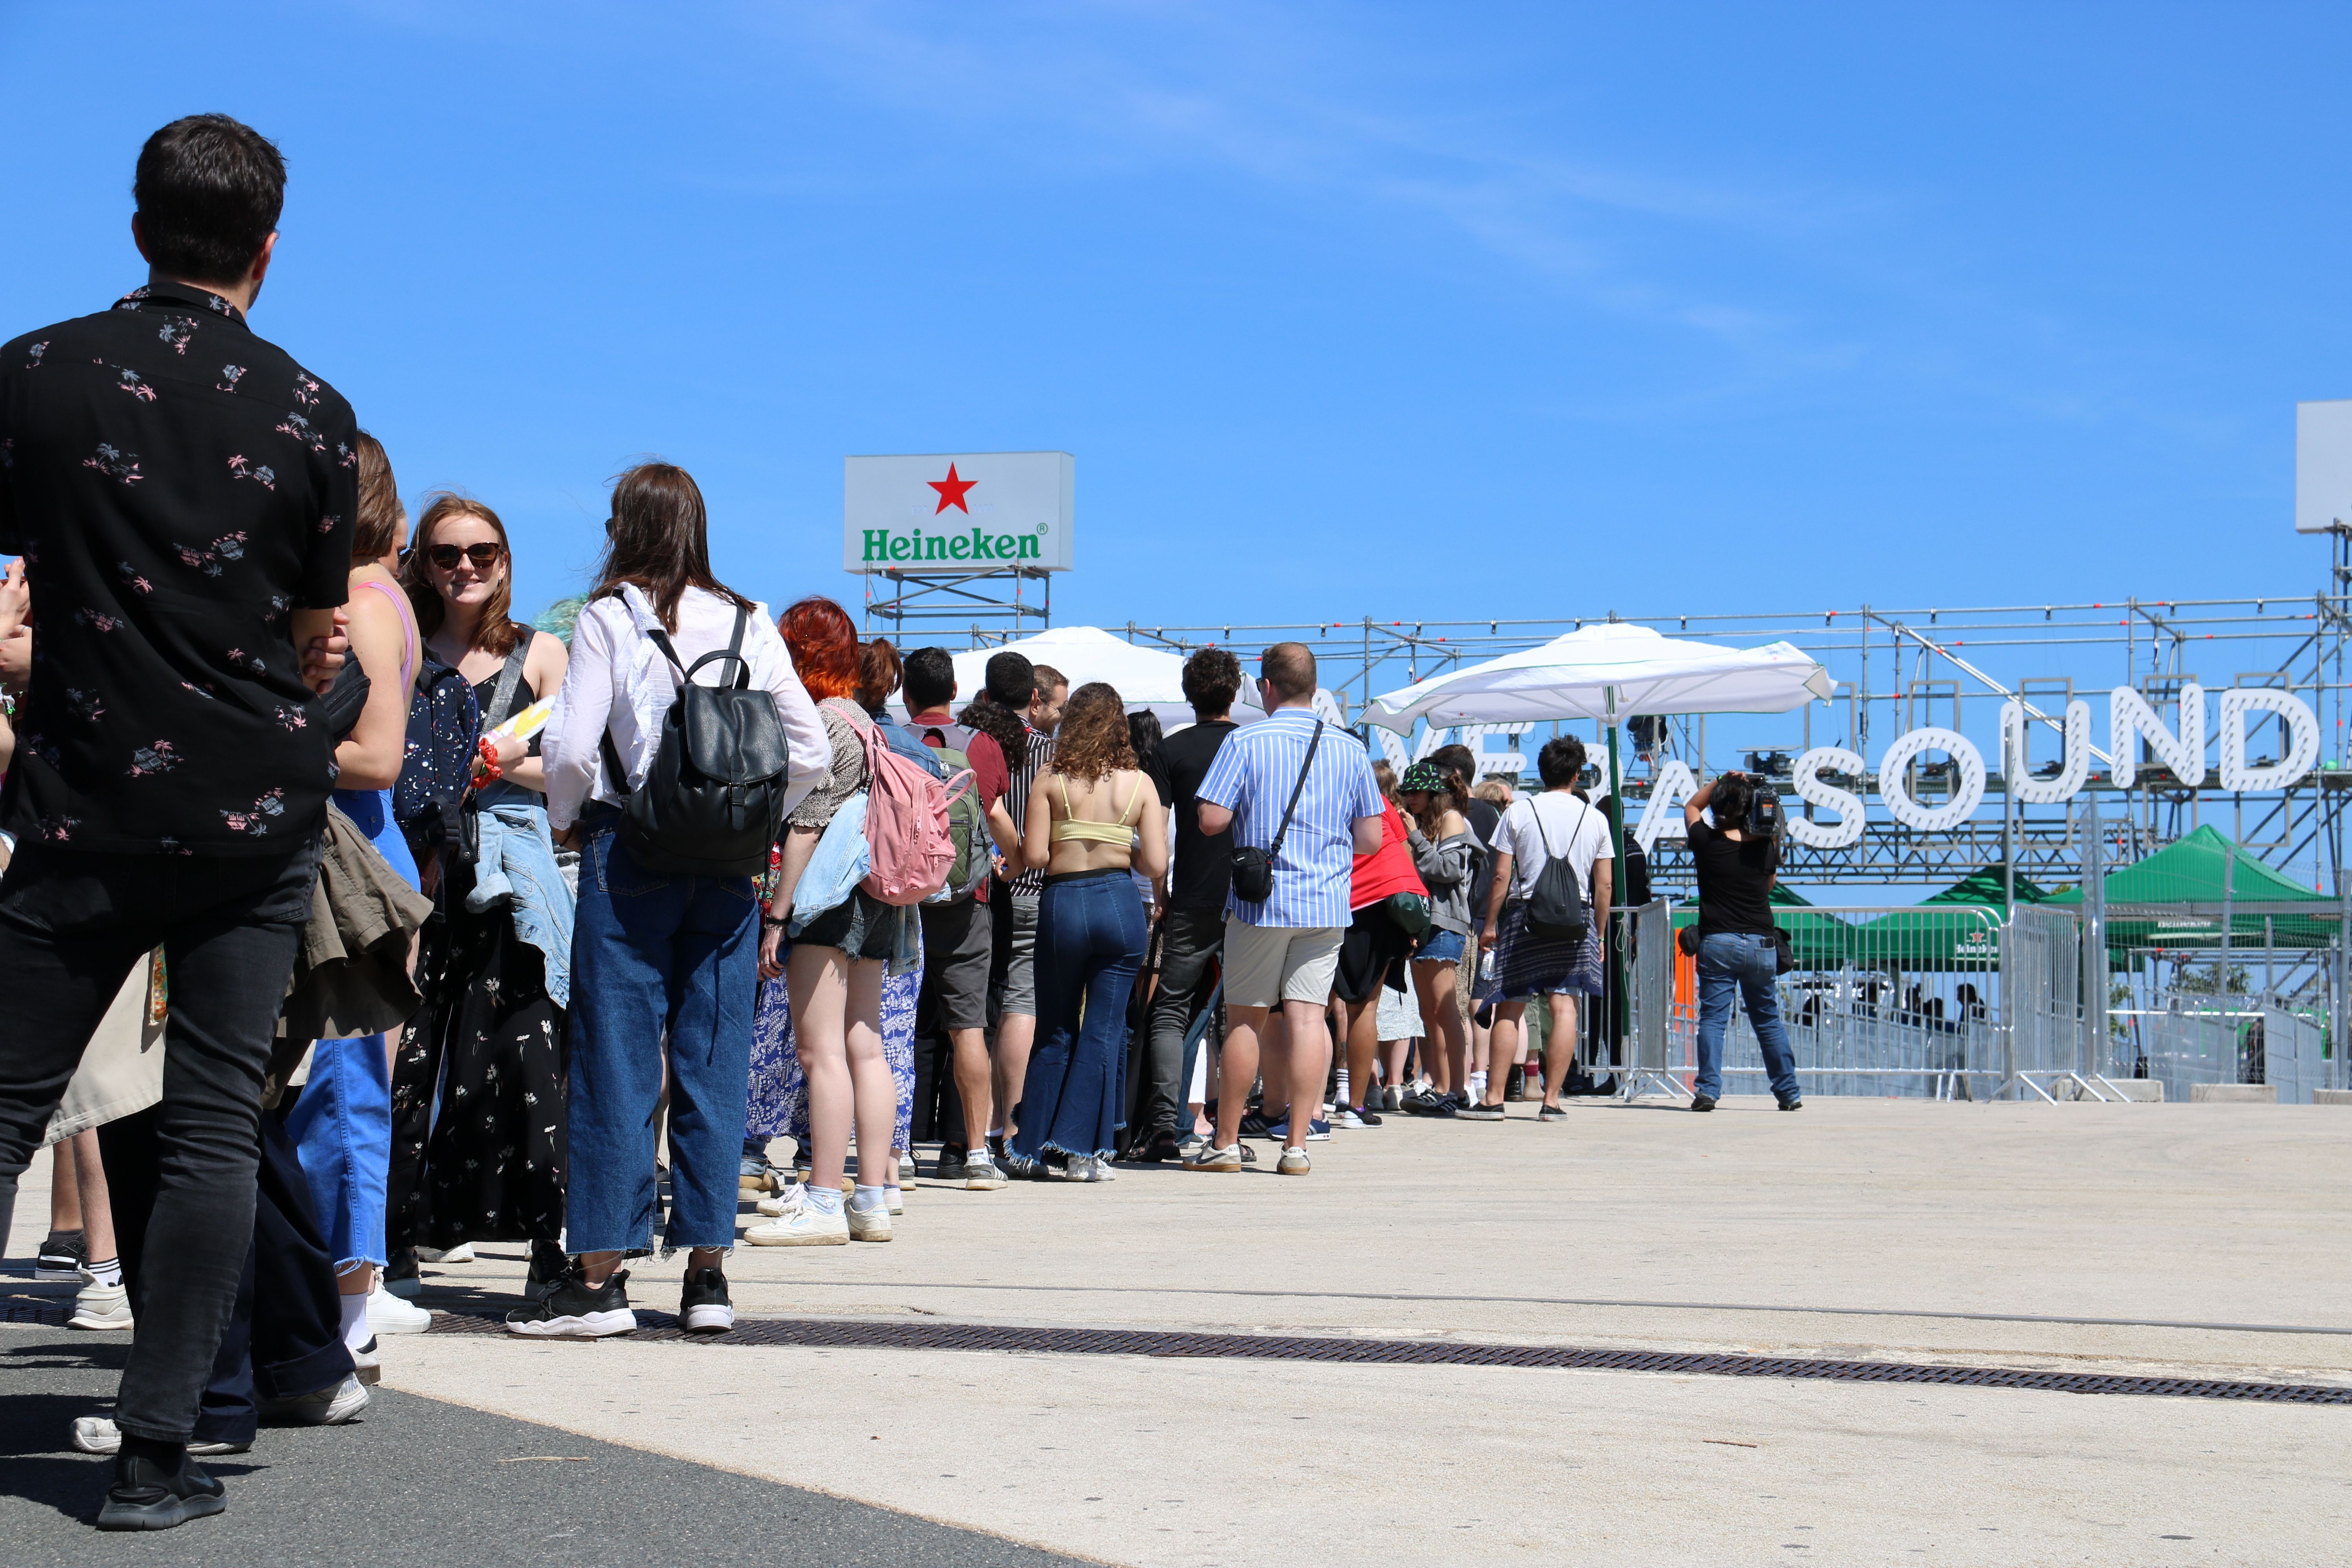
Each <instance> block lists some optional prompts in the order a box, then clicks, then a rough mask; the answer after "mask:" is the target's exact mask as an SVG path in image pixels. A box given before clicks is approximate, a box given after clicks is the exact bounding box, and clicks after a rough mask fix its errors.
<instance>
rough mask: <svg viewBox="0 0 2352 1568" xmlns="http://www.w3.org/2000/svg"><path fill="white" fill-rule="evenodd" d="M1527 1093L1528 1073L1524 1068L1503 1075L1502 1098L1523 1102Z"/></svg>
mask: <svg viewBox="0 0 2352 1568" xmlns="http://www.w3.org/2000/svg"><path fill="white" fill-rule="evenodd" d="M1527 1093H1528V1072H1527V1069H1526V1068H1512V1069H1511V1070H1510V1071H1509V1072H1507V1073H1505V1074H1504V1075H1503V1098H1504V1099H1505V1100H1524V1099H1526V1098H1527Z"/></svg>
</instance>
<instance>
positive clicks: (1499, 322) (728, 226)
mask: <svg viewBox="0 0 2352 1568" xmlns="http://www.w3.org/2000/svg"><path fill="white" fill-rule="evenodd" d="M688 10H689V8H685V7H676V8H667V7H642V6H622V5H593V4H572V5H562V6H555V5H539V6H533V5H499V6H482V5H425V4H391V3H383V4H372V5H329V4H319V3H315V0H314V3H311V4H305V5H247V6H205V7H197V8H190V7H187V6H184V5H182V6H172V7H166V6H107V7H103V8H100V7H86V6H77V5H63V4H51V3H47V0H44V3H41V4H32V3H29V0H15V3H12V4H6V5H0V83H5V90H4V91H0V145H6V146H8V147H10V148H11V149H12V150H14V151H15V153H16V156H15V157H13V158H12V159H11V160H10V171H9V180H10V184H11V185H12V187H13V190H12V196H13V200H12V201H11V204H10V210H11V215H12V221H11V222H10V223H9V224H8V225H7V226H5V230H0V285H5V299H6V301H7V306H6V309H7V316H6V320H5V322H0V336H7V335H13V334H14V333H16V332H17V331H25V330H28V329H30V328H32V327H35V326H37V325H39V324H41V323H43V322H45V321H49V320H53V319H56V318H58V317H60V316H65V315H70V314H76V313H79V312H81V311H83V310H90V309H96V308H99V307H100V306H102V305H103V304H104V303H106V302H107V301H108V300H111V299H112V298H113V297H114V296H115V295H116V294H117V293H119V292H120V291H121V289H124V288H127V287H128V286H130V285H131V284H132V283H134V282H136V281H138V280H139V278H140V276H141V273H140V268H139V266H138V263H137V260H136V258H135V256H134V255H133V253H132V252H131V247H130V242H129V235H128V218H129V213H130V199H129V184H130V175H131V162H132V159H133V157H134V155H135V153H136V151H137V148H138V145H139V142H140V141H141V140H142V138H143V137H144V135H145V134H146V133H147V132H150V131H152V129H153V128H154V127H155V126H156V125H158V124H160V123H162V122H163V121H165V120H168V119H170V118H172V117H173V116H176V115H178V114H181V113H185V112H190V111H194V110H226V111H228V112H231V113H235V114H236V115H238V116H240V117H242V118H245V119H247V120H248V121H251V122H252V123H254V124H256V125H257V126H259V127H260V128H262V129H263V130H264V131H265V132H268V134H270V135H272V136H273V137H275V138H277V139H278V142H280V144H281V145H282V146H283V148H284V150H285V152H286V153H287V155H288V158H289V163H290V165H291V170H292V183H291V187H290V191H289V202H288V206H287V211H286V216H285V219H284V223H283V233H284V238H283V240H282V241H281V247H280V250H279V259H278V268H277V269H276V270H275V271H274V272H273V274H272V276H271V279H270V282H269V285H268V290H267V292H266V293H265V295H264V297H263V300H262V302H261V309H260V310H259V312H258V314H257V318H256V325H257V327H258V328H259V329H260V330H261V331H264V332H265V333H267V334H268V335H269V336H271V337H272V338H274V339H276V340H277V341H278V342H281V343H283V344H285V345H286V346H287V347H288V348H289V350H291V351H292V352H293V353H296V354H297V355H298V356H299V357H300V358H301V359H302V360H303V361H304V362H305V363H307V364H308V365H310V367H311V368H312V369H314V370H315V371H316V372H318V373H319V374H323V375H325V376H326V377H327V378H328V379H330V380H331V381H332V382H333V383H334V384H336V385H337V386H339V387H340V388H341V390H342V391H343V392H344V393H345V394H346V395H348V396H349V397H350V398H351V399H352V402H353V403H354V404H355V405H357V407H358V408H359V410H360V412H361V416H362V420H363V421H364V422H365V423H366V424H367V425H368V426H370V427H371V428H373V430H374V431H376V433H377V434H378V435H380V436H381V437H383V440H384V442H385V444H386V446H387V447H388V448H389V449H390V451H391V453H392V456H393V459H394V466H395V468H396V470H397V472H398V474H399V477H400V479H401V481H402V489H403V490H404V493H405V494H407V495H408V496H410V497H411V498H412V499H414V498H415V497H417V496H420V495H422V494H423V493H424V492H425V490H427V489H432V488H435V487H440V486H457V487H462V488H464V489H467V490H469V491H470V492H472V493H474V494H475V495H478V496H479V497H481V498H482V499H483V500H487V501H488V502H489V503H490V504H492V505H493V506H495V507H496V508H498V509H499V510H500V512H501V513H502V514H503V515H504V517H505V518H506V520H507V521H508V523H509V526H510V528H511V529H512V531H513V532H514V534H515V538H516V544H517V548H518V558H519V572H520V593H519V595H518V597H519V599H520V601H522V602H523V603H525V604H526V605H532V606H535V605H538V604H541V603H543V602H544V601H545V600H547V599H549V598H551V597H553V596H555V595H558V594H560V593H563V592H566V591H570V590H571V589H572V588H573V587H574V586H576V585H577V584H578V583H579V582H580V580H581V577H582V574H583V573H584V572H585V571H586V569H587V568H588V566H589V564H590V563H591V562H592V561H593V556H594V552H595V550H596V547H597V545H598V544H599V542H600V539H601V531H600V529H599V527H598V524H599V522H600V521H601V520H602V518H603V516H604V503H603V491H604V481H605V480H606V479H608V477H609V476H611V475H612V474H613V473H614V471H615V470H617V469H618V468H621V467H622V466H623V465H624V464H625V462H626V461H627V460H628V459H629V458H631V457H632V456H633V455H635V454H640V453H647V452H657V453H660V454H663V455H665V456H667V457H668V458H672V459H673V460H676V461H677V462H680V463H683V464H685V465H686V466H688V468H691V469H692V470H693V471H694V472H695V473H696V475H697V476H698V478H699V479H700V480H701V481H702V483H703V485H704V487H705V489H706V491H707V493H708V494H709V499H710V501H711V504H712V510H713V518H714V544H715V547H716V551H717V555H718V560H719V569H720V571H721V573H722V574H723V575H725V576H727V577H728V578H730V580H732V581H734V582H735V583H736V584H738V585H740V586H741V587H743V588H745V589H747V590H749V591H751V592H754V593H756V594H758V595H761V596H762V597H764V598H767V599H770V600H772V601H783V600H787V599H789V598H792V597H793V596H796V595H799V594H801V593H805V592H811V591H822V592H827V593H832V594H835V595H840V596H843V597H845V598H854V596H855V595H856V591H857V584H856V581H855V580H853V579H851V578H849V577H846V576H845V575H844V574H842V573H841V572H840V571H839V566H838V563H839V546H838V541H839V531H840V518H839V509H840V484H841V458H842V456H843V455H844V454H845V453H849V452H887V451H938V450H955V449H967V450H986V449H1025V448H1037V447H1059V448H1063V449H1066V450H1068V451H1071V452H1073V453H1075V454H1076V458H1077V476H1078V479H1077V482H1078V503H1077V504H1078V512H1077V527H1078V533H1077V542H1076V548H1077V552H1078V559H1079V563H1080V564H1079V569H1078V570H1077V571H1076V573H1075V574H1072V575H1071V576H1069V577H1068V578H1066V579H1065V580H1064V581H1063V582H1062V583H1061V584H1059V585H1058V587H1057V595H1056V599H1057V604H1056V609H1057V616H1056V619H1057V620H1059V621H1061V622H1064V623H1066V624H1070V623H1077V622H1081V621H1090V622H1096V623H1100V624H1118V623H1122V622H1124V621H1126V620H1127V619H1129V618H1130V617H1132V618H1135V619H1138V620H1141V621H1146V622H1152V621H1168V622H1174V621H1183V620H1198V621H1213V620H1223V619H1227V618H1231V619H1234V620H1243V621H1250V620H1276V619H1300V618H1319V617H1326V616H1328V617H1332V618H1348V617H1354V616H1362V615H1366V614H1370V615H1373V616H1381V617H1383V618H1386V617H1389V616H1402V617H1406V618H1412V617H1414V616H1427V617H1438V616H1487V615H1497V614H1499V615H1506V616H1534V615H1549V614H1558V615H1579V614H1580V615H1598V614H1605V613H1606V612H1607V611H1609V610H1610V609H1612V608H1614V609H1618V610H1622V611H1626V612H1629V613H1630V612H1648V611H1654V610H1685V609H1686V610H1693V611H1706V610H1741V609H1757V610H1763V609H1777V608H1781V607H1796V606H1807V607H1810V606H1827V605H1852V604H1855V603H1859V602H1862V601H1864V600H1869V601H1874V602H1875V603H1879V604H1891V603H1914V604H1918V603H1929V602H1939V603H1945V604H1950V603H1955V602H1974V603H1988V602H2018V601H2021V600H2031V601H2033V602H2041V601H2042V600H2046V599H2053V598H2060V599H2063V598H2069V597H2081V598H2100V597H2106V598H2113V597H2116V596H2118V595H2122V594H2126V593H2135V592H2136V593H2139V594H2142V595H2150V596H2165V595H2181V596H2187V595H2198V594H2220V593H2227V592H2244V593H2271V594H2276V593H2281V592H2289V591H2296V590H2300V591H2303V592H2306V593H2307V592H2309V591H2310V590H2311V589H2313V588H2315V587H2316V586H2317V585H2318V584H2319V580H2320V578H2321V576H2322V574H2323V571H2324V567H2325V552H2324V550H2323V549H2322V548H2321V547H2320V546H2317V545H2315V544H2312V543H2309V542H2300V541H2297V540H2296V539H2295V538H2294V535H2293V534H2292V532H2291V521H2290V507H2291V500H2292V489H2293V465H2292V456H2293V439H2292V433H2293V405H2294V402H2295V400H2296V399H2298V398H2308V397H2324V396H2343V395H2352V353H2347V349H2352V341H2348V340H2352V306H2347V295H2346V290H2345V289H2344V287H2343V283H2342V279H2343V275H2344V264H2343V262H2342V259H2341V258H2342V257H2343V255H2344V254H2345V252H2346V250H2347V238H2352V236H2347V224H2352V205H2348V204H2347V201H2346V199H2345V198H2346V195H2347V192H2346V179H2345V174H2344V168H2345V163H2344V159H2343V155H2342V132H2341V128H2340V119H2341V113H2342V110H2341V100H2342V96H2343V79H2344V68H2345V65H2346V62H2347V43H2352V37H2347V35H2348V34H2352V12H2347V11H2346V10H2345V9H2344V8H2343V7H2341V6H2336V7H2323V6H2317V5H2313V6H2301V7H2293V6H2273V5H2238V6H2230V7H2210V6H2207V7H2189V6H2164V5H2155V6H2151V5H2134V6H2130V7H2125V6H2120V5H2117V6H2091V5H2083V6H2069V7H2063V8H2053V7H2049V6H2026V5H2017V6H2008V7H2002V6H1970V7H1924V6H1885V5H1869V6H1864V5H1852V6H1833V5H1821V6H1809V7H1801V8H1793V7H1781V6H1773V7H1768V6H1762V5H1747V6H1730V7H1723V6H1706V5H1655V6H1641V7H1626V6H1599V5H1479V6H1462V5H1420V6H1402V5H1378V4H1364V3H1357V4H1350V5H1239V4H1224V5H1220V4H1208V5H1159V4H1150V3H1145V0H1136V3H1129V4H1099V5H1079V4H1070V5H1002V6H999V5H932V4H919V3H908V4H896V5H887V6H885V5H873V6H862V5H825V4H796V5H701V6H696V7H692V8H690V17H688V16H687V15H686V14H687V13H688ZM665 11H676V12H677V13H679V14H680V17H679V19H672V18H670V17H668V16H662V15H661V13H663V12H665ZM2061 12H2063V14H2058V13H2061Z"/></svg>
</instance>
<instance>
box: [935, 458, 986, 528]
mask: <svg viewBox="0 0 2352 1568" xmlns="http://www.w3.org/2000/svg"><path fill="white" fill-rule="evenodd" d="M923 482H924V483H925V484H927V485H929V486H930V487H931V489H935V490H937V491H939V492H940V504H939V505H938V506H936V507H934V508H932V509H931V515H932V516H933V517H937V516H939V515H940V513H941V512H943V511H945V510H948V508H950V507H953V508H955V509H956V510H958V511H960V512H961V513H963V514H964V516H966V517H970V516H971V508H970V507H968V506H966V505H964V504H963V492H964V491H966V490H968V489H971V487H972V486H974V485H976V484H978V483H980V481H979V480H978V479H958V478H956V471H955V465H954V464H953V463H950V464H949V465H948V477H947V478H946V479H925V480H924V481H923Z"/></svg>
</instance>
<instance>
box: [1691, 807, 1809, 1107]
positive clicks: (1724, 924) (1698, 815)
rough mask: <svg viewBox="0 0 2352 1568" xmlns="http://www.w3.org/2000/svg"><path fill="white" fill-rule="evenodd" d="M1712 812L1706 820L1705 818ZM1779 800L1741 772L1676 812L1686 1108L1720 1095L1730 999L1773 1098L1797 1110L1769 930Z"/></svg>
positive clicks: (1792, 1057)
mask: <svg viewBox="0 0 2352 1568" xmlns="http://www.w3.org/2000/svg"><path fill="white" fill-rule="evenodd" d="M1709 808H1712V812H1713V816H1714V820H1713V821H1712V822H1709V821H1708V820H1707V813H1708V811H1709ZM1779 816H1780V800H1779V798H1778V797H1777V796H1775V795H1773V794H1772V793H1771V792H1770V791H1769V790H1766V789H1763V788H1761V787H1760V786H1759V784H1758V783H1757V781H1756V780H1755V779H1753V778H1750V777H1749V776H1748V774H1746V773H1725V774H1724V775H1723V776H1722V777H1720V778H1718V779H1715V780H1713V781H1711V782H1709V783H1707V784H1701V785H1700V786H1699V788H1698V793H1697V794H1696V795H1692V796H1691V797H1690V799H1689V800H1688V801H1687V802H1685V804H1684V805H1683V827H1684V831H1685V833H1686V834H1687V835H1688V837H1689V840H1690V852H1691V863H1692V865H1693V866H1694V867H1695V868H1696V869H1697V872H1698V925H1697V928H1696V931H1697V939H1698V1078H1697V1080H1696V1082H1695V1083H1693V1084H1692V1086H1691V1089H1692V1094H1691V1109H1692V1110H1714V1109H1715V1106H1716V1101H1717V1100H1720V1099H1721V1098H1722V1097H1723V1033H1724V1030H1725V1029H1726V1028H1727V1026H1729V1025H1730V1022H1731V994H1732V992H1733V991H1735V990H1737V991H1738V992H1739V993H1740V994H1741V995H1742V997H1743V998H1744V999H1745V1001H1746V1005H1747V1007H1748V1023H1750V1024H1751V1025H1753V1026H1755V1029H1756V1039H1757V1043H1758V1044H1759V1045H1760V1046H1762V1047H1764V1067H1765V1070H1766V1071H1768V1072H1769V1073H1770V1074H1771V1077H1772V1098H1773V1099H1775V1100H1779V1101H1780V1109H1781V1110H1801V1109H1802V1108H1803V1106H1804V1103H1805V1102H1804V1099H1803V1097H1802V1096H1801V1094H1800V1093H1799V1092H1798V1089H1797V1058H1796V1053H1794V1052H1793V1051H1791V1050H1790V1048H1789V1032H1788V1031H1787V1030H1786V1029H1785V1028H1783V1027H1781V1025H1780V992H1779V990H1778V989H1777V988H1776V986H1775V985H1774V984H1773V982H1774V980H1775V979H1776V978H1777V977H1778V973H1779V968H1780V963H1779V958H1780V942H1779V937H1778V934H1777V933H1776V932H1775V931H1774V930H1773V926H1772V881H1773V878H1774V876H1775V875H1776V874H1777V873H1778V872H1779V870H1780V833H1779V830H1778V825H1779Z"/></svg>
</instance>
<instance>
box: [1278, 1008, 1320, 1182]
mask: <svg viewBox="0 0 2352 1568" xmlns="http://www.w3.org/2000/svg"><path fill="white" fill-rule="evenodd" d="M1325 1016H1326V1014H1325V1012H1324V1009H1323V1007H1322V1006H1321V1005H1319V1004H1318V1003H1314V1002H1285V1003H1284V1004H1283V1005H1282V1019H1283V1023H1284V1024H1285V1025H1286V1033H1287V1034H1288V1035H1289V1040H1288V1042H1287V1050H1286V1054H1287V1055H1288V1057H1289V1058H1290V1112H1289V1121H1290V1133H1289V1136H1288V1137H1286V1138H1285V1139H1284V1140H1283V1141H1282V1143H1283V1147H1284V1148H1285V1149H1298V1150H1304V1149H1305V1148H1306V1147H1307V1132H1308V1131H1309V1130H1310V1129H1311V1128H1312V1127H1313V1126H1314V1123H1315V1110H1316V1108H1317V1107H1318V1106H1319V1105H1321V1104H1322V1103H1323V1080H1324V1079H1326V1078H1328V1076H1330V1072H1331V1031H1330V1028H1329V1027H1328V1026H1327V1025H1326V1024H1325V1022H1324V1018H1325ZM1272 1081H1273V1079H1272V1078H1271V1076H1269V1077H1268V1079H1267V1082H1268V1083H1269V1084H1271V1083H1272ZM1301 1106H1304V1107H1306V1109H1307V1114H1306V1115H1305V1116H1301V1115H1299V1114H1298V1109H1299V1107H1301Z"/></svg>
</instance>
